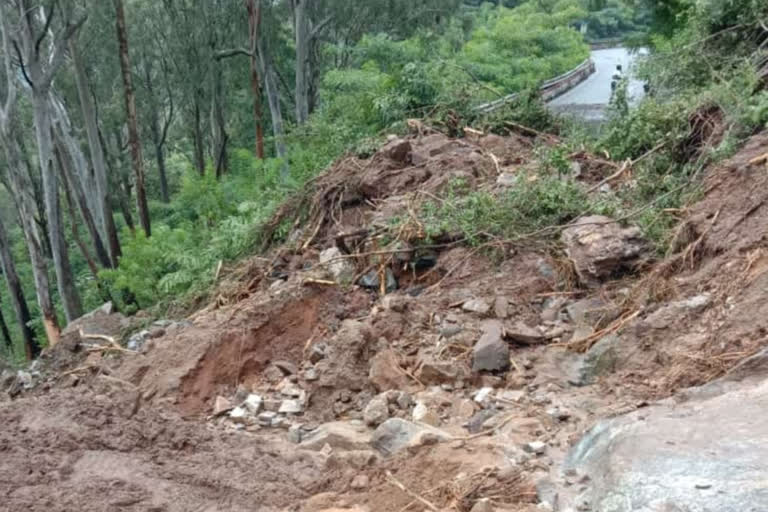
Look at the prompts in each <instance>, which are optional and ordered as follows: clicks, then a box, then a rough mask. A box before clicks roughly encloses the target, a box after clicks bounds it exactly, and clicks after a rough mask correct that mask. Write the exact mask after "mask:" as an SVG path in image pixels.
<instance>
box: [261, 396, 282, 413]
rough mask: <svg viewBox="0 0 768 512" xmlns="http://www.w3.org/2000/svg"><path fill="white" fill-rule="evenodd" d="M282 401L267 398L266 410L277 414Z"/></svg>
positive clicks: (265, 401) (265, 402)
mask: <svg viewBox="0 0 768 512" xmlns="http://www.w3.org/2000/svg"><path fill="white" fill-rule="evenodd" d="M282 403H283V402H282V401H281V400H276V399H274V398H267V399H266V400H264V410H265V411H269V412H277V411H278V409H280V405H282Z"/></svg>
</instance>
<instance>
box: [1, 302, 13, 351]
mask: <svg viewBox="0 0 768 512" xmlns="http://www.w3.org/2000/svg"><path fill="white" fill-rule="evenodd" d="M0 305H1V304H0ZM0 334H2V335H3V339H4V340H5V345H6V346H7V347H8V352H12V351H13V339H12V338H11V331H9V330H8V323H7V322H6V321H5V316H4V315H3V309H2V308H1V307H0Z"/></svg>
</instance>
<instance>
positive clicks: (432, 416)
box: [412, 402, 440, 427]
mask: <svg viewBox="0 0 768 512" xmlns="http://www.w3.org/2000/svg"><path fill="white" fill-rule="evenodd" d="M412 418H413V421H415V422H417V423H425V424H427V425H431V426H433V427H438V426H440V416H438V415H437V413H436V412H435V411H433V410H431V409H429V408H428V407H427V406H426V405H424V404H423V403H421V402H418V403H417V404H416V407H414V408H413V413H412Z"/></svg>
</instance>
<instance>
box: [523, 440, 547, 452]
mask: <svg viewBox="0 0 768 512" xmlns="http://www.w3.org/2000/svg"><path fill="white" fill-rule="evenodd" d="M523 450H525V451H527V452H528V453H535V454H536V455H541V454H543V453H544V452H545V451H547V443H544V442H541V441H531V442H530V443H526V444H525V445H523Z"/></svg>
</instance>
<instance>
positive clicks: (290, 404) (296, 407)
mask: <svg viewBox="0 0 768 512" xmlns="http://www.w3.org/2000/svg"><path fill="white" fill-rule="evenodd" d="M278 412H279V413H281V414H301V413H302V412H304V405H303V404H302V403H301V401H300V400H283V402H282V403H281V404H280V409H278Z"/></svg>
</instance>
